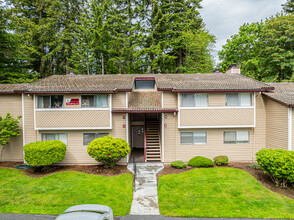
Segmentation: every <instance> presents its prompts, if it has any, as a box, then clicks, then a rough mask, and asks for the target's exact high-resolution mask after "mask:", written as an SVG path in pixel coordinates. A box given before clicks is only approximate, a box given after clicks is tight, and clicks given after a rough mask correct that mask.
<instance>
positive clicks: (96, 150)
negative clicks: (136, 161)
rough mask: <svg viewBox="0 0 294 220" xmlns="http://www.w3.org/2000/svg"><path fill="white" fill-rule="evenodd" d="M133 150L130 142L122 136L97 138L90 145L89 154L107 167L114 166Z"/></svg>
mask: <svg viewBox="0 0 294 220" xmlns="http://www.w3.org/2000/svg"><path fill="white" fill-rule="evenodd" d="M130 151H131V149H130V147H129V144H128V142H126V141H125V140H123V139H121V138H113V137H112V136H110V135H108V136H106V137H101V138H96V139H94V140H93V141H92V142H91V143H90V144H89V145H88V154H89V155H90V156H91V157H93V158H94V159H95V160H96V161H98V162H101V163H102V164H103V165H104V166H106V167H112V166H114V165H115V164H116V163H117V162H118V161H119V160H120V159H121V158H125V157H126V156H127V155H128V154H129V152H130Z"/></svg>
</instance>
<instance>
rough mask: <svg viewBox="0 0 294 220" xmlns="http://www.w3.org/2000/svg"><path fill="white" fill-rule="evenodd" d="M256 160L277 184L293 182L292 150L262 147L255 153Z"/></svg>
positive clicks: (293, 159)
mask: <svg viewBox="0 0 294 220" xmlns="http://www.w3.org/2000/svg"><path fill="white" fill-rule="evenodd" d="M256 161H257V163H258V165H259V166H260V168H261V169H262V170H263V172H265V173H267V174H269V175H270V177H271V179H272V180H273V181H274V183H275V184H276V185H277V186H282V187H285V186H286V185H287V183H289V182H290V183H292V184H293V183H294V151H287V150H282V149H262V150H260V151H258V152H257V153H256Z"/></svg>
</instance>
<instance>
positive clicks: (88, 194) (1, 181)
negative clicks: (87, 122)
mask: <svg viewBox="0 0 294 220" xmlns="http://www.w3.org/2000/svg"><path fill="white" fill-rule="evenodd" d="M132 181H133V177H132V175H131V174H124V175H120V176H114V177H102V176H96V175H90V174H85V173H79V172H75V171H67V172H61V173H56V174H52V175H50V176H45V177H39V178H32V177H28V176H26V175H25V174H23V173H22V172H21V171H18V170H14V169H0V213H23V214H48V215H58V214H60V213H62V212H63V211H64V210H65V209H66V208H68V207H70V206H73V205H78V204H100V205H107V206H109V207H111V208H112V210H113V213H114V215H116V216H123V215H126V214H128V213H129V212H130V209H131V203H132V189H133V185H132Z"/></svg>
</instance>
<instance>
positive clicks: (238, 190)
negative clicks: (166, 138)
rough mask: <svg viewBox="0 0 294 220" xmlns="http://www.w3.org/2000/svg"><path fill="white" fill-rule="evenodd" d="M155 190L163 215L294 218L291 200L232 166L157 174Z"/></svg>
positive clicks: (293, 201)
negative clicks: (157, 181)
mask: <svg viewBox="0 0 294 220" xmlns="http://www.w3.org/2000/svg"><path fill="white" fill-rule="evenodd" d="M158 194H159V208H160V213H161V214H162V215H165V216H186V217H241V218H242V217H244V218H245V217H248V218H290V219H294V200H292V199H290V198H288V197H286V196H283V195H281V194H278V193H274V192H272V191H270V190H268V189H267V188H265V187H264V186H263V185H261V184H260V183H259V182H258V181H257V180H256V179H255V178H254V177H252V176H251V175H250V174H249V173H247V172H245V171H242V170H239V169H234V168H211V169H207V168H204V169H193V170H191V171H189V172H185V173H181V174H172V175H164V176H160V177H159V186H158Z"/></svg>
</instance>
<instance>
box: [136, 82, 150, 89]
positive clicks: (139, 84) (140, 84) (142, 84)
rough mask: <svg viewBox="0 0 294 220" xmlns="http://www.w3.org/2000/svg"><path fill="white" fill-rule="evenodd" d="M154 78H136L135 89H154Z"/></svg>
mask: <svg viewBox="0 0 294 220" xmlns="http://www.w3.org/2000/svg"><path fill="white" fill-rule="evenodd" d="M154 84H155V82H154V80H136V81H135V89H154Z"/></svg>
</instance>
